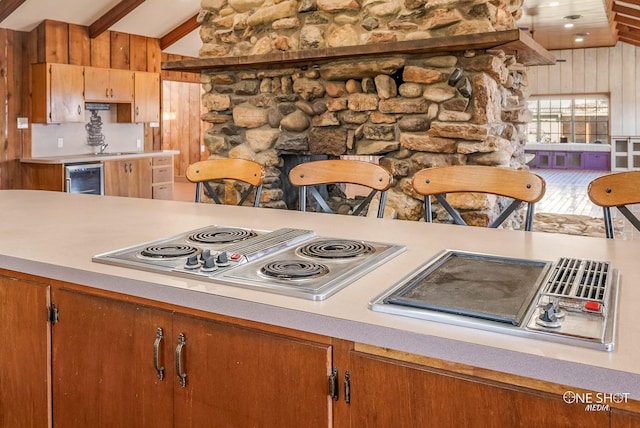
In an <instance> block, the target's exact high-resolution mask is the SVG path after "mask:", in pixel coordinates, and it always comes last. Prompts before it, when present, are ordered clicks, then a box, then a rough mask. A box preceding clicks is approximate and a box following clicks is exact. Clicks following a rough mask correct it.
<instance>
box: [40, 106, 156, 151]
mask: <svg viewBox="0 0 640 428" xmlns="http://www.w3.org/2000/svg"><path fill="white" fill-rule="evenodd" d="M98 114H99V115H100V117H101V118H102V133H103V134H104V136H105V139H104V142H105V143H107V144H109V146H108V147H107V149H106V151H109V152H133V151H138V150H139V151H143V150H144V125H143V124H141V123H117V122H116V109H115V108H114V107H112V108H111V110H108V111H99V112H98ZM90 117H91V112H90V111H89V110H86V111H85V121H84V122H83V123H63V124H52V125H43V124H38V123H34V124H32V125H31V141H32V143H31V156H32V157H34V158H36V157H45V156H65V155H76V154H85V153H92V152H93V148H92V147H90V146H88V145H87V144H86V142H87V130H86V129H85V125H86V124H87V123H88V122H89V118H90ZM60 138H61V139H62V147H58V146H59V144H58V140H59V139H60ZM138 140H139V141H140V145H139V146H138Z"/></svg>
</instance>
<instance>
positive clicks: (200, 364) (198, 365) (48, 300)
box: [0, 271, 640, 428]
mask: <svg viewBox="0 0 640 428" xmlns="http://www.w3.org/2000/svg"><path fill="white" fill-rule="evenodd" d="M132 300H135V298H130V297H127V296H121V295H116V294H112V293H104V292H96V291H94V290H92V289H90V288H86V287H80V286H77V285H74V284H67V283H61V282H57V281H53V280H51V281H49V280H47V279H42V278H33V277H30V276H26V275H22V274H14V273H11V272H2V271H0V304H1V305H2V311H0V333H1V334H2V337H3V346H1V347H0V362H1V364H0V427H34V428H39V427H43V428H45V427H52V426H53V427H64V428H75V427H78V428H80V427H82V428H85V427H154V428H165V427H166V428H169V427H178V428H181V427H224V428H227V427H234V428H236V427H240V428H244V427H299V426H304V427H323V428H327V427H349V426H350V427H394V428H403V427H406V428H414V427H438V428H440V427H442V428H449V427H451V428H454V427H455V428H457V427H496V428H504V427H533V426H541V427H548V428H556V427H571V428H574V427H580V428H590V427H593V428H601V427H609V426H610V427H612V428H631V427H637V426H640V413H632V412H630V411H626V410H621V409H618V408H612V409H606V410H603V411H587V410H586V409H585V406H584V405H583V404H568V403H565V402H564V401H563V399H562V392H561V388H560V386H559V385H551V386H549V388H551V389H552V390H553V391H555V392H554V393H548V392H540V391H536V390H534V389H528V388H525V387H519V386H515V385H511V384H508V383H506V382H499V381H497V380H487V379H483V378H480V377H476V376H472V375H470V374H460V373H455V372H451V371H445V370H442V369H438V368H433V367H429V364H430V362H429V361H426V362H425V361H422V360H420V358H421V357H417V356H410V355H408V354H404V353H396V354H401V355H402V357H398V356H397V355H396V354H394V351H390V350H382V352H381V353H380V354H379V355H376V353H377V352H375V351H372V349H373V348H374V347H370V346H366V345H359V346H356V348H357V349H354V344H353V343H351V342H346V341H342V340H338V339H332V338H327V337H323V336H316V335H312V334H307V333H303V332H296V331H291V330H287V329H283V328H278V327H271V326H264V325H260V324H256V323H251V322H248V321H242V320H233V319H229V318H226V317H220V316H215V315H211V316H210V315H209V314H201V313H199V312H196V311H192V310H188V309H184V308H179V307H175V306H169V305H164V304H156V303H153V302H148V301H132ZM141 302H142V303H141ZM143 303H144V304H143ZM152 305H153V306H152ZM46 308H56V310H57V311H53V310H45V309H46ZM54 312H55V314H57V315H54ZM50 314H51V315H50ZM201 315H202V316H201ZM375 349H378V348H375ZM396 358H399V359H396ZM407 358H408V359H407ZM405 359H406V361H405ZM425 364H427V365H425ZM447 367H448V366H447ZM494 376H500V374H499V373H496V374H494ZM494 379H497V378H494ZM532 382H534V384H535V385H540V386H543V382H537V381H532ZM631 406H635V407H632V408H633V409H637V408H638V404H637V403H636V404H633V403H632V404H631Z"/></svg>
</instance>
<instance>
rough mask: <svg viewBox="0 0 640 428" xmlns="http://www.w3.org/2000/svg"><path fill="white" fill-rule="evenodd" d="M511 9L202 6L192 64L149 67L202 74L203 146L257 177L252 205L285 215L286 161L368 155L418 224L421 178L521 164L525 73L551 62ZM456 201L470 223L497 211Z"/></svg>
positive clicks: (290, 1) (337, 2)
mask: <svg viewBox="0 0 640 428" xmlns="http://www.w3.org/2000/svg"><path fill="white" fill-rule="evenodd" d="M522 1H523V0H384V1H381V0H285V1H278V0H202V12H201V14H200V20H201V22H202V27H201V38H202V41H203V45H202V48H201V51H200V56H201V59H200V60H194V61H192V62H190V61H182V62H176V63H169V64H165V65H163V68H165V69H174V70H191V71H202V84H203V88H204V92H205V94H204V95H203V98H202V102H203V105H204V106H205V107H206V109H207V110H208V113H206V114H205V115H204V116H203V117H202V119H203V120H204V121H206V122H208V123H210V124H211V127H210V128H209V130H208V132H207V134H206V136H205V145H206V147H207V149H208V150H209V152H210V153H211V157H212V158H219V157H232V158H245V159H252V160H255V161H257V162H260V163H262V164H264V165H265V166H266V167H267V170H268V173H267V180H266V183H265V189H264V191H263V204H262V205H263V206H268V207H274V208H286V205H285V203H284V199H285V198H284V193H283V183H282V181H283V175H282V168H283V165H284V161H283V158H284V157H286V156H288V155H297V156H313V155H328V156H330V157H338V156H344V155H362V156H374V157H375V158H376V159H378V161H379V163H380V164H381V165H383V166H385V167H387V168H388V169H389V170H390V171H391V172H392V173H393V175H394V177H395V184H394V186H393V187H392V188H391V189H390V191H389V193H388V200H387V206H388V207H390V208H391V209H393V210H395V212H396V213H397V217H398V218H400V219H409V220H418V219H420V218H422V216H423V206H422V204H421V199H420V197H418V196H417V195H415V194H414V193H413V192H412V189H411V184H410V182H411V177H412V176H413V174H414V173H415V172H416V171H418V170H420V169H422V168H426V167H433V166H442V165H461V164H473V165H491V166H496V167H511V168H521V167H525V161H524V144H525V137H524V131H525V129H526V127H525V125H526V123H527V122H528V121H529V112H528V110H527V109H526V101H527V98H528V95H529V94H528V91H527V76H526V67H525V66H526V65H537V64H548V63H552V62H553V59H552V57H551V55H550V54H548V52H546V51H545V50H544V49H542V48H541V47H540V46H539V45H537V44H536V43H535V42H534V41H533V40H532V39H530V38H529V37H528V36H527V35H526V34H522V33H521V32H519V31H518V30H517V26H516V20H517V19H518V17H519V16H520V13H521V7H522ZM450 196H454V195H450ZM456 198H457V199H458V200H456V201H453V204H454V206H459V207H461V208H466V209H468V210H469V212H468V213H466V214H464V215H463V216H467V219H468V220H470V223H472V224H479V223H480V224H482V223H485V222H487V221H489V219H490V218H491V217H492V215H493V214H492V213H493V211H494V209H495V205H496V204H497V203H500V202H499V201H494V200H487V199H483V198H478V197H476V196H473V195H471V196H458V197H456ZM437 217H441V219H443V221H446V213H444V211H442V212H439V211H437V212H436V215H435V216H434V218H437Z"/></svg>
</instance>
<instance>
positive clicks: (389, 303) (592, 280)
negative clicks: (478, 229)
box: [369, 250, 619, 351]
mask: <svg viewBox="0 0 640 428" xmlns="http://www.w3.org/2000/svg"><path fill="white" fill-rule="evenodd" d="M618 283H619V273H618V271H617V270H616V269H612V268H611V266H610V265H609V263H608V262H602V261H594V260H582V259H575V258H565V257H563V258H561V259H559V260H558V261H556V262H555V263H553V262H549V261H539V260H527V259H518V258H509V257H502V256H495V255H490V254H480V253H472V252H464V251H455V250H445V251H443V252H441V253H440V254H438V255H436V256H435V257H434V258H433V259H431V260H429V261H427V262H425V263H424V264H423V265H421V266H420V267H419V268H418V269H416V270H415V271H413V272H412V273H410V274H409V275H408V276H407V277H405V278H404V279H402V280H401V281H399V282H398V283H397V284H396V285H394V286H393V287H391V288H390V289H389V290H387V291H386V292H384V293H383V294H382V295H380V296H378V297H377V298H375V299H374V300H373V301H371V302H370V303H369V304H370V307H371V309H372V310H374V311H377V312H384V313H388V314H393V315H401V316H408V317H413V318H420V319H425V320H429V321H437V322H443V323H447V324H454V325H460V326H464V327H471V328H477V329H482V330H489V331H494V332H499V333H505V334H511V335H517V336H525V337H532V338H536V339H541V340H549V341H554V342H559V343H566V344H571V345H577V346H582V347H587V348H592V349H599V350H605V351H612V350H613V349H614V337H615V325H616V310H617V300H618V298H617V296H618V286H619V284H618Z"/></svg>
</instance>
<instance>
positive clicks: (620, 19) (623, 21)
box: [615, 15, 640, 28]
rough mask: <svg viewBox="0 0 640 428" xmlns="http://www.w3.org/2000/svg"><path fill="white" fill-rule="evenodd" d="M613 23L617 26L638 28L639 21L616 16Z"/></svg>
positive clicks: (639, 26) (639, 25)
mask: <svg viewBox="0 0 640 428" xmlns="http://www.w3.org/2000/svg"><path fill="white" fill-rule="evenodd" d="M615 21H616V22H617V23H618V24H624V25H628V26H629V27H635V28H640V19H636V18H631V17H630V16H622V15H616V18H615Z"/></svg>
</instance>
